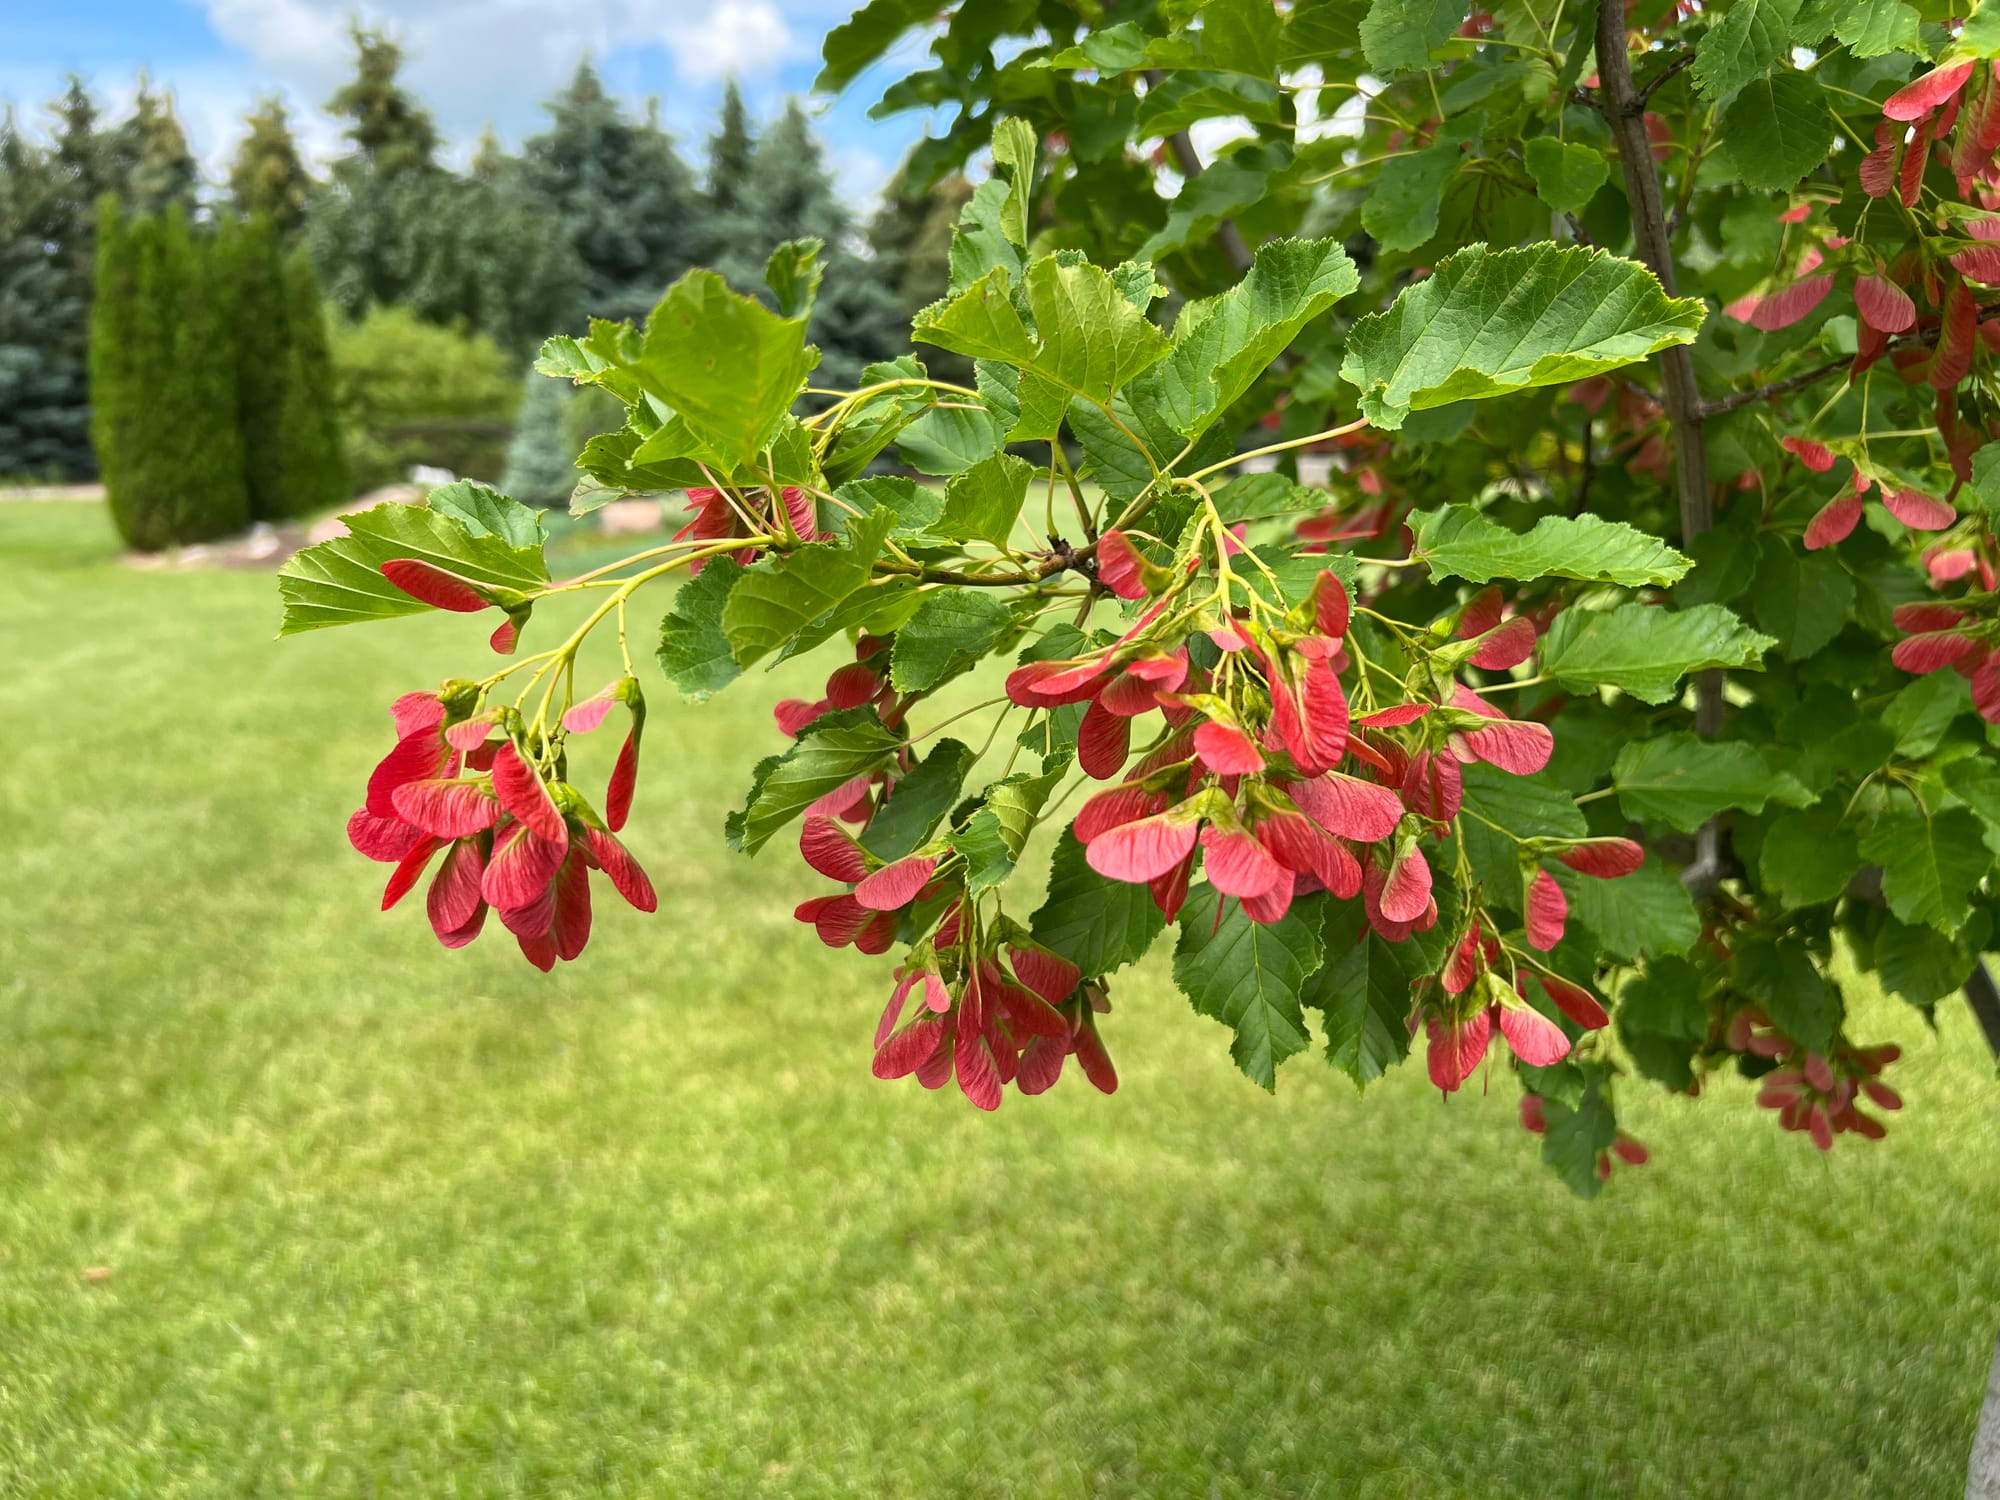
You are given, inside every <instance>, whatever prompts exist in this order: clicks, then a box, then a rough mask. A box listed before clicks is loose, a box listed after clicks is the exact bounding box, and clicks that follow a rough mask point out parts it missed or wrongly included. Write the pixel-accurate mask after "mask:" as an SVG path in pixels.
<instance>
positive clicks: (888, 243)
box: [868, 162, 973, 385]
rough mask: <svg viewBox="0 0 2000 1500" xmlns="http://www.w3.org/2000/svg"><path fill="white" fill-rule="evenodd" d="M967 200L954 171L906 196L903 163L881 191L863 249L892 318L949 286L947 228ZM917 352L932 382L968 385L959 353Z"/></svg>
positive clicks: (968, 365) (910, 312)
mask: <svg viewBox="0 0 2000 1500" xmlns="http://www.w3.org/2000/svg"><path fill="white" fill-rule="evenodd" d="M971 197H972V184H971V183H969V182H967V181H966V180H965V179H964V178H963V177H960V176H958V175H957V174H956V173H954V174H952V175H951V176H949V177H946V178H944V179H943V180H942V181H940V182H937V183H935V184H934V185H932V186H931V187H930V188H929V189H927V190H925V191H923V192H912V191H911V190H910V183H909V166H908V163H907V162H906V163H905V164H904V165H903V166H901V167H899V168H897V169H896V175H895V176H894V177H892V178H890V179H889V185H888V186H887V187H885V188H884V189H883V190H882V204H881V207H880V208H878V209H877V210H876V211H875V214H874V217H872V218H871V219H870V220H869V221H868V250H869V256H870V259H871V260H872V261H873V262H874V267H875V274H876V276H877V278H878V279H879V280H880V281H881V283H882V284H883V286H885V287H886V288H887V289H888V291H889V293H890V295H891V296H892V297H893V299H894V301H895V304H896V316H897V318H898V319H899V320H901V322H902V323H903V324H904V325H906V326H907V324H908V323H909V321H910V320H911V319H913V318H914V317H916V315H917V314H918V313H919V312H921V311H922V310H923V309H924V308H926V307H928V306H930V304H931V303H933V302H935V301H937V299H938V298H940V297H942V296H943V295H944V294H945V292H946V290H947V288H948V287H949V286H950V284H951V235H952V228H953V226H954V225H956V224H957V222H958V216H959V212H960V210H961V209H963V208H964V207H965V204H966V202H967V201H968V200H969V199H970V198H971ZM921 353H922V357H923V361H924V364H925V366H926V367H927V368H928V369H929V370H930V372H931V374H932V375H934V376H936V377H937V378H938V379H940V380H950V381H955V382H957V383H959V384H961V385H970V384H971V383H972V375H973V370H972V361H971V360H969V359H967V358H965V357H964V356H963V355H960V354H953V353H951V352H950V351H948V350H945V349H938V348H934V347H931V346H929V345H926V346H925V347H924V348H923V350H922V351H921Z"/></svg>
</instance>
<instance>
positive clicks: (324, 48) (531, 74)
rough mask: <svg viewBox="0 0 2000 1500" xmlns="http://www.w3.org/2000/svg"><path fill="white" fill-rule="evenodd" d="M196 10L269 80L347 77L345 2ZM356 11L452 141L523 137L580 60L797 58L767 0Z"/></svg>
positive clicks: (287, 0)
mask: <svg viewBox="0 0 2000 1500" xmlns="http://www.w3.org/2000/svg"><path fill="white" fill-rule="evenodd" d="M201 3H202V5H203V6H204V8H205V9H206V11H207V14H208V17H209V22H210V24H211V25H212V26H213V27H214V29H215V31H216V34H217V35H218V36H220V37H221V38H222V39H223V40H224V41H225V42H228V43H229V44H231V45H232V46H235V47H238V48H240V49H242V51H243V52H244V53H246V54H247V55H248V57H249V59H250V61H251V63H252V64H253V65H254V66H255V67H256V68H258V69H259V70H263V71H266V72H268V73H269V74H270V75H271V76H272V77H273V78H274V79H275V80H278V81H282V82H285V83H289V84H292V85H294V86H296V87H298V88H300V89H303V90H306V91H308V92H310V93H312V94H313V96H314V97H315V99H317V100H321V101H323V100H324V99H325V97H326V96H327V95H328V94H330V93H331V92H332V90H333V89H334V88H336V87H338V86H339V82H340V80H341V78H343V77H344V76H345V75H346V71H347V68H348V64H349V58H350V54H351V50H352V49H351V48H350V47H349V45H348V41H347V35H346V33H347V26H348V17H349V15H350V14H353V13H356V10H357V8H356V7H354V6H353V5H352V4H351V0H201ZM796 3H797V0H793V3H792V5H790V6H788V7H787V8H794V7H795V6H796ZM807 3H808V5H812V4H813V0H807ZM358 14H359V15H360V17H361V19H362V21H363V22H364V24H367V25H371V26H376V27H380V28H382V29H383V30H385V31H387V32H388V33H389V35H390V36H392V37H394V38H395V39H396V41H397V42H398V43H399V44H400V45H401V46H402V47H403V48H404V50H405V52H406V53H407V54H408V61H407V64H406V67H407V76H408V80H409V83H410V86H411V87H412V88H413V89H414V90H415V91H416V92H417V93H418V94H420V95H421V96H422V97H423V98H424V99H425V100H426V101H428V102H429V103H430V104H431V105H432V107H433V108H434V109H435V110H436V112H437V114H438V118H439V122H440V124H442V125H443V126H444V127H445V129H446V130H447V132H448V133H450V134H452V135H454V136H470V135H475V134H477V132H478V131H479V129H480V128H481V127H482V126H483V125H484V124H485V123H486V122H488V121H489V120H490V121H493V122H495V123H497V124H498V125H499V126H500V128H501V129H502V131H503V132H505V133H507V134H509V135H518V134H520V133H522V132H524V131H526V130H530V129H533V128H534V127H535V126H536V125H537V124H538V123H539V119H540V104H541V101H542V100H544V99H545V98H547V97H548V96H549V94H550V93H552V92H553V91H554V90H555V89H556V88H558V87H559V86H560V85H561V84H562V82H563V81H564V80H565V79H566V78H567V77H568V76H569V74H570V71H571V70H572V69H573V68H575V66H576V64H577V60H578V59H579V58H581V57H584V56H587V55H588V56H595V57H599V58H603V57H605V56H606V55H608V54H611V53H614V52H617V51H618V50H620V49H623V48H658V49H659V50H660V51H661V52H663V53H665V54H666V56H667V57H668V58H669V59H671V61H672V64H673V70H674V72H675V73H676V74H678V75H679V76H680V77H682V78H686V79H688V80H690V81H695V82H704V83H705V82H709V81H712V80H715V79H719V78H722V77H724V76H729V75H736V76H739V77H742V78H743V79H745V80H746V81H751V80H755V79H759V78H762V77H768V76H769V75H771V74H773V73H776V72H777V71H778V70H780V69H782V68H784V67H785V66H786V65H787V64H789V63H791V62H793V61H795V60H797V59H798V58H799V56H800V55H801V50H802V49H801V47H800V45H799V43H798V42H797V40H796V38H795V37H794V35H793V32H792V28H791V26H790V25H789V24H788V23H787V21H786V17H785V13H784V10H782V9H781V8H780V5H779V4H778V3H775V0H720V3H717V0H598V3H594V4H581V3H578V0H365V3H363V4H362V5H360V6H359V7H358ZM812 24H813V26H814V29H815V30H817V28H818V26H819V21H818V20H817V18H815V19H814V21H813V23H812Z"/></svg>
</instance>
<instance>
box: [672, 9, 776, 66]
mask: <svg viewBox="0 0 2000 1500" xmlns="http://www.w3.org/2000/svg"><path fill="white" fill-rule="evenodd" d="M663 41H664V44H665V45H666V47H667V48H668V50H669V51H672V52H673V53H674V54H675V57H676V59H677V60H678V62H679V65H680V70H681V72H683V73H686V74H688V75H690V76H691V77H696V78H728V77H739V78H740V77H744V76H747V75H750V74H755V73H761V72H765V71H767V70H769V69H771V68H774V67H779V66H782V65H783V64H784V63H786V62H788V61H790V60H791V58H792V56H793V55H794V54H795V53H796V51H797V46H796V44H795V43H794V41H793V39H792V33H791V28H790V27H788V26H786V25H785V18H784V17H783V16H781V15H780V14H778V8H777V7H776V6H775V5H771V4H768V3H767V0H723V3H722V4H721V5H720V6H718V7H717V8H716V9H715V11H714V13H713V14H712V15H710V16H709V17H708V18H707V20H706V22H705V23H704V25H703V28H702V35H701V37H700V38H699V43H698V45H695V46H688V45H687V44H686V38H684V37H682V36H680V35H679V34H678V29H677V30H676V32H674V33H670V34H669V35H668V36H667V37H665V38H664V39H663Z"/></svg>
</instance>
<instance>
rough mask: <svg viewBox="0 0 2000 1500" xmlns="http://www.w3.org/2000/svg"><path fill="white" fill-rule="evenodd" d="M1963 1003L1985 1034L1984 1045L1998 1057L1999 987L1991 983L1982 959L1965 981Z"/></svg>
mask: <svg viewBox="0 0 2000 1500" xmlns="http://www.w3.org/2000/svg"><path fill="white" fill-rule="evenodd" d="M1965 1003H1966V1004H1967V1005H1969V1006H1971V1007H1972V1014H1973V1017H1974V1019H1976V1020H1977V1021H1978V1022H1979V1029H1980V1030H1981V1031H1983V1032H1985V1033H1986V1045H1987V1046H1988V1047H1991V1048H1992V1049H1993V1055H1994V1056H1995V1057H2000V986H1996V985H1995V984H1994V983H1993V975H1992V972H1991V971H1990V970H1989V969H1988V968H1987V967H1986V960H1985V959H1983V958H1982V959H1981V960H1980V961H1979V962H1978V963H1976V964H1974V965H1973V968H1972V977H1971V978H1970V979H1968V980H1966V981H1965Z"/></svg>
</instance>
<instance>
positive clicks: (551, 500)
mask: <svg viewBox="0 0 2000 1500" xmlns="http://www.w3.org/2000/svg"><path fill="white" fill-rule="evenodd" d="M572 390H573V387H572V386H571V385H570V383H569V382H568V381H567V380H551V379H550V378H549V377H548V376H546V375H543V374H541V373H540V372H539V371H536V370H533V369H531V370H529V371H528V374H527V388H526V389H525V390H524V391H523V392H522V396H521V409H520V413H519V415H517V416H516V417H515V419H514V440H513V442H512V444H510V445H509V447H508V449H507V472H506V474H505V475H504V476H502V478H501V480H500V488H501V489H503V490H505V491H506V492H507V493H508V494H509V495H512V496H513V497H514V498H515V499H516V500H519V501H522V502H523V503H525V504H528V505H550V506H553V505H562V504H565V503H567V502H568V500H569V497H570V492H571V491H572V490H574V489H575V488H576V481H577V470H576V455H577V452H578V450H577V449H575V448H573V447H571V446H570V441H571V439H570V426H571V424H570V420H569V415H570V413H569V408H570V404H571V401H572V394H571V393H572Z"/></svg>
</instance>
